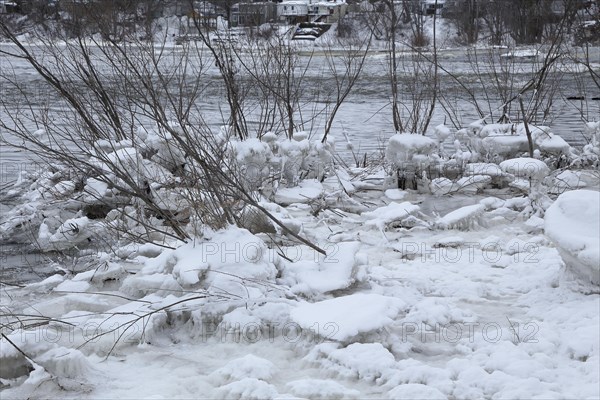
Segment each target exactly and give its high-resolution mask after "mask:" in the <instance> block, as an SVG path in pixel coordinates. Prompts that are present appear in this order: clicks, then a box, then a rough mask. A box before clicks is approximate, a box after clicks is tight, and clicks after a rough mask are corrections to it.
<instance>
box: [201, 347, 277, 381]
mask: <svg viewBox="0 0 600 400" xmlns="http://www.w3.org/2000/svg"><path fill="white" fill-rule="evenodd" d="M275 372H276V367H275V364H273V363H272V362H271V361H269V360H265V359H264V358H261V357H257V356H255V355H254V354H248V355H246V356H244V357H241V358H236V359H235V360H231V361H229V362H228V363H227V364H225V366H223V367H221V368H219V369H218V370H216V371H215V372H213V373H212V374H211V378H213V379H216V380H218V381H220V382H222V383H225V382H232V381H237V380H242V379H244V378H254V379H261V380H264V381H267V380H269V379H271V378H272V377H273V375H275Z"/></svg>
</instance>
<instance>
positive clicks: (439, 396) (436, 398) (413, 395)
mask: <svg viewBox="0 0 600 400" xmlns="http://www.w3.org/2000/svg"><path fill="white" fill-rule="evenodd" d="M387 395H388V398H389V399H395V400H413V399H428V400H447V399H448V397H446V396H445V395H444V394H443V393H442V392H440V391H439V390H437V389H436V388H433V387H430V386H427V385H422V384H420V383H407V384H404V385H400V386H396V387H395V388H394V389H392V390H390V391H389V392H388V394H387Z"/></svg>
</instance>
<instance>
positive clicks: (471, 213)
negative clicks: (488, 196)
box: [437, 204, 485, 229]
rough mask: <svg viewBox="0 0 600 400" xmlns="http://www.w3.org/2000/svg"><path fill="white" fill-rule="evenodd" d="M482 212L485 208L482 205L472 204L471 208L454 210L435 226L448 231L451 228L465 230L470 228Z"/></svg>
mask: <svg viewBox="0 0 600 400" xmlns="http://www.w3.org/2000/svg"><path fill="white" fill-rule="evenodd" d="M484 211H485V207H484V206H483V205H482V204H473V205H472V206H465V207H461V208H459V209H458V210H454V211H452V212H450V213H448V214H446V215H444V216H443V217H442V218H440V219H439V220H438V222H437V224H438V226H439V227H440V228H443V229H448V228H451V227H463V228H467V227H469V226H472V225H473V224H474V223H475V221H476V220H477V218H479V217H480V216H481V215H482V214H483V212H484Z"/></svg>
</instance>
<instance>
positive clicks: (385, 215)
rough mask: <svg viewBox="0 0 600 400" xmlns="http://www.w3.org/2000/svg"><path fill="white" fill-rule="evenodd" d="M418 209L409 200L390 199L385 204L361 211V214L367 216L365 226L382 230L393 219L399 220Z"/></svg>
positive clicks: (393, 220)
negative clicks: (398, 201)
mask: <svg viewBox="0 0 600 400" xmlns="http://www.w3.org/2000/svg"><path fill="white" fill-rule="evenodd" d="M419 209H420V207H419V206H417V205H415V204H412V203H410V202H409V201H405V202H403V203H396V202H395V201H392V202H391V203H390V204H388V205H387V206H384V207H380V208H378V209H376V210H373V211H369V212H364V213H362V216H363V217H366V218H367V223H366V225H367V226H376V227H378V228H379V229H381V230H383V229H384V228H385V227H386V225H388V224H390V223H392V222H395V221H401V220H403V219H405V218H407V217H409V216H411V215H413V214H415V213H416V212H417V211H419Z"/></svg>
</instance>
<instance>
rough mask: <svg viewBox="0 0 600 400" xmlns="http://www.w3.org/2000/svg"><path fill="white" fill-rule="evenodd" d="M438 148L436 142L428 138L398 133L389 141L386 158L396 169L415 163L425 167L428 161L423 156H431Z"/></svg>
mask: <svg viewBox="0 0 600 400" xmlns="http://www.w3.org/2000/svg"><path fill="white" fill-rule="evenodd" d="M437 147H438V145H437V143H436V142H435V140H433V139H431V138H429V137H427V136H424V135H417V134H409V133H397V134H395V135H394V136H392V137H391V138H390V140H389V141H388V145H387V148H386V153H385V157H386V160H387V162H389V163H390V164H392V165H394V166H395V167H396V168H404V167H408V166H409V165H411V164H412V163H413V162H417V163H418V164H422V165H421V167H423V166H424V165H426V164H427V161H426V158H423V157H422V156H428V155H430V154H431V153H433V151H435V150H436V148H437ZM420 156H421V157H420Z"/></svg>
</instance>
